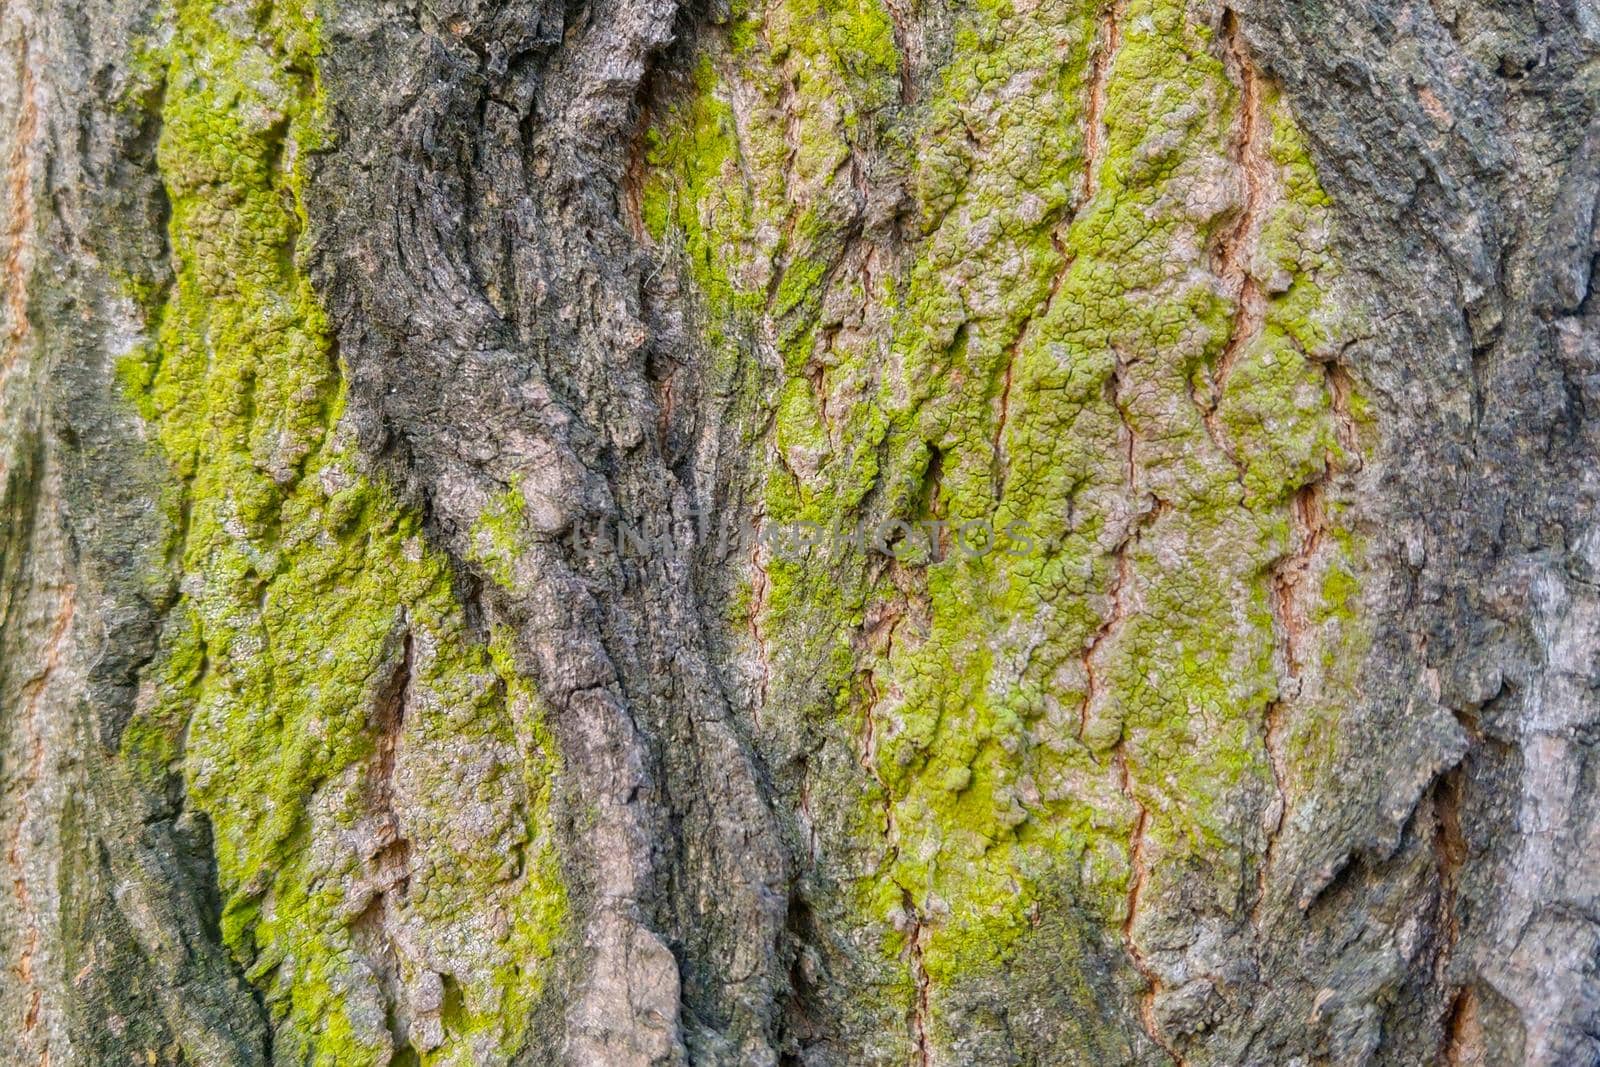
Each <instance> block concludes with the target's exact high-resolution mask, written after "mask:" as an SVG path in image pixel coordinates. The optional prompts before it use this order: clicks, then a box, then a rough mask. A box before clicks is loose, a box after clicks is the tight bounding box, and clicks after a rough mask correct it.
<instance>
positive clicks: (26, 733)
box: [6, 585, 78, 1063]
mask: <svg viewBox="0 0 1600 1067" xmlns="http://www.w3.org/2000/svg"><path fill="white" fill-rule="evenodd" d="M77 592H78V591H77V587H76V586H73V585H67V586H64V587H63V588H62V590H61V592H60V595H59V599H58V601H57V607H56V614H55V618H54V621H53V622H52V623H51V626H50V636H49V638H48V639H47V641H46V644H45V647H44V659H43V662H41V663H40V665H39V669H38V671H37V672H36V673H35V674H34V675H33V677H31V678H29V679H28V681H27V682H26V683H25V684H24V685H23V687H22V692H21V697H22V715H21V720H22V729H23V737H24V749H25V750H26V752H27V753H28V758H27V764H26V766H25V768H24V770H23V773H22V784H21V788H19V789H18V790H17V794H16V796H17V805H16V821H15V822H14V823H13V824H12V828H11V835H10V840H9V841H8V842H7V843H6V864H7V866H9V867H10V868H11V889H12V893H13V894H14V895H15V897H16V901H17V913H18V915H19V916H21V918H22V924H23V927H24V932H23V935H22V946H21V949H20V951H19V952H18V954H17V967H16V969H17V978H18V980H19V981H20V982H21V983H22V985H23V987H24V988H25V989H26V990H27V997H28V999H27V1005H28V1006H27V1009H26V1010H25V1011H24V1013H23V1019H22V1029H23V1033H25V1034H26V1033H30V1032H32V1030H33V1029H34V1027H36V1026H37V1025H38V1023H39V1013H40V1010H41V1009H42V1007H43V1003H44V991H43V989H42V988H41V987H40V986H39V983H38V980H37V978H36V977H35V975H34V967H33V961H34V957H35V956H36V955H37V954H38V951H39V938H40V934H39V917H38V916H37V915H36V914H35V913H34V903H35V902H34V898H33V891H32V889H31V888H30V887H29V885H28V876H27V874H26V873H25V871H24V867H25V866H26V863H27V858H26V857H25V856H24V855H23V847H24V846H23V837H24V835H25V834H26V833H27V827H28V820H29V818H30V817H31V816H32V814H33V792H34V789H35V788H36V787H37V785H38V784H39V779H40V778H41V777H42V775H43V774H44V761H45V742H44V728H43V724H41V723H40V721H39V715H40V707H41V704H42V702H43V698H44V693H45V690H46V689H47V688H48V687H49V685H50V679H51V678H52V677H53V676H54V675H55V672H56V668H57V667H58V666H59V665H60V663H61V649H62V646H63V645H64V644H65V642H66V636H67V631H68V630H69V629H70V628H71V626H72V618H73V615H74V613H75V612H76V610H77V603H78V597H77ZM49 1060H50V1050H49V1048H48V1047H46V1048H45V1049H44V1050H43V1051H42V1053H41V1060H40V1062H41V1063H48V1062H49Z"/></svg>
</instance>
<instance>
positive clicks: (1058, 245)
mask: <svg viewBox="0 0 1600 1067" xmlns="http://www.w3.org/2000/svg"><path fill="white" fill-rule="evenodd" d="M1124 2H1125V0H1113V2H1112V3H1110V4H1108V5H1107V6H1106V8H1105V9H1104V12H1103V13H1102V15H1101V22H1100V28H1099V33H1098V35H1097V37H1096V41H1095V48H1094V53H1093V56H1092V57H1091V59H1090V67H1089V93H1088V102H1087V105H1086V107H1085V111H1084V137H1083V176H1082V179H1081V184H1080V185H1079V188H1078V203H1077V204H1074V205H1069V206H1068V208H1067V214H1066V218H1065V219H1064V220H1063V221H1062V222H1061V223H1060V224H1059V225H1058V226H1057V227H1056V228H1055V229H1054V230H1052V231H1051V233H1050V245H1051V247H1052V248H1054V249H1055V252H1056V256H1057V257H1058V259H1059V261H1060V264H1059V266H1058V267H1057V268H1056V272H1055V274H1054V275H1053V276H1052V277H1051V279H1050V289H1049V292H1048V293H1047V294H1046V296H1045V301H1044V307H1042V308H1040V309H1039V311H1038V312H1037V313H1035V314H1031V315H1029V316H1028V317H1027V318H1026V319H1025V320H1024V321H1023V323H1022V328H1021V329H1020V330H1018V331H1017V337H1016V340H1014V341H1013V342H1012V343H1011V345H1010V347H1009V348H1008V349H1007V350H1006V362H1005V369H1004V371H1003V372H1002V374H1001V386H1000V417H999V421H998V423H997V425H996V426H995V431H994V439H993V443H992V447H993V454H994V461H993V462H994V473H993V476H992V479H991V480H992V482H993V485H994V496H995V499H996V500H999V499H1001V498H1002V497H1003V495H1004V493H1005V483H1006V476H1007V474H1008V473H1009V468H1010V464H1009V461H1008V457H1007V456H1006V451H1005V434H1006V428H1007V426H1008V424H1009V422H1010V419H1011V383H1012V379H1013V377H1014V375H1015V371H1016V365H1017V356H1018V354H1019V353H1021V351H1022V346H1023V345H1024V344H1025V343H1026V342H1027V339H1028V334H1029V332H1030V331H1031V330H1032V328H1033V325H1034V323H1036V322H1038V321H1039V320H1041V319H1046V318H1048V317H1049V315H1050V309H1051V308H1052V307H1054V306H1055V302H1056V296H1057V295H1058V294H1059V293H1060V292H1061V287H1062V285H1064V284H1065V283H1066V280H1067V274H1068V273H1069V272H1070V271H1071V270H1072V265H1073V263H1074V262H1075V261H1076V257H1075V256H1074V255H1072V253H1071V252H1070V251H1069V250H1068V248H1067V243H1066V237H1065V234H1066V232H1067V231H1068V230H1069V229H1070V228H1071V226H1072V224H1073V223H1074V222H1076V221H1077V219H1078V216H1079V215H1080V214H1081V213H1082V212H1083V211H1084V210H1085V209H1087V207H1088V206H1089V203H1090V201H1092V200H1093V199H1094V196H1095V193H1096V192H1097V191H1098V190H1099V183H1100V178H1099V175H1100V163H1101V161H1102V160H1103V159H1104V157H1105V142H1106V128H1105V108H1106V87H1107V85H1108V84H1109V83H1110V80H1111V71H1112V67H1113V66H1114V64H1115V63H1116V58H1117V53H1118V52H1119V51H1120V50H1121V48H1122V23H1121V19H1122V5H1123V3H1124ZM969 136H970V130H969ZM974 140H975V138H974Z"/></svg>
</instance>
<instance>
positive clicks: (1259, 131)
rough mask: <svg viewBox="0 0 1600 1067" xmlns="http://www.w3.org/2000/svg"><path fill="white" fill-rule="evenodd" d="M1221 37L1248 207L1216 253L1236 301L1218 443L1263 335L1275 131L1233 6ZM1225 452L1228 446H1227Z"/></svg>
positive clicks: (1222, 374)
mask: <svg viewBox="0 0 1600 1067" xmlns="http://www.w3.org/2000/svg"><path fill="white" fill-rule="evenodd" d="M1222 41H1223V62H1224V64H1225V66H1226V67H1227V69H1228V73H1229V76H1230V77H1231V78H1232V79H1233V81H1234V83H1235V84H1236V85H1237V86H1238V88H1239V119H1238V122H1237V123H1236V124H1235V126H1234V132H1233V137H1232V139H1231V143H1230V145H1229V149H1228V154H1229V156H1230V157H1231V158H1232V160H1233V164H1234V167H1235V168H1236V169H1237V171H1238V173H1239V175H1240V176H1241V177H1242V178H1243V179H1244V206H1243V208H1242V210H1241V211H1240V213H1239V218H1238V220H1237V221H1236V222H1235V223H1234V224H1233V226H1231V227H1230V228H1229V229H1227V230H1226V231H1225V232H1224V233H1223V234H1222V236H1221V238H1220V239H1219V240H1218V242H1217V246H1216V250H1215V252H1214V254H1213V259H1214V263H1215V271H1216V274H1217V277H1218V278H1220V279H1221V280H1222V283H1223V286H1224V288H1225V290H1226V291H1227V293H1228V295H1229V296H1231V297H1232V298H1233V299H1234V300H1236V301H1237V302H1238V306H1237V309H1236V310H1235V312H1234V317H1233V327H1232V329H1231V331H1230V332H1229V335H1228V341H1227V343H1226V344H1225V345H1224V346H1223V349H1222V353H1221V355H1219V356H1218V357H1217V363H1216V366H1215V367H1214V368H1212V372H1211V379H1212V380H1211V400H1210V403H1209V405H1208V410H1207V412H1206V415H1205V417H1206V420H1207V421H1206V428H1207V430H1208V431H1209V432H1210V433H1211V436H1212V439H1213V440H1217V441H1222V440H1224V437H1223V436H1222V435H1221V428H1220V427H1219V426H1217V425H1216V424H1215V419H1216V411H1217V408H1218V406H1219V405H1220V404H1221V403H1222V394H1223V391H1224V390H1225V389H1226V388H1227V384H1228V376H1229V375H1230V374H1231V373H1232V371H1233V367H1234V365H1235V364H1236V363H1237V362H1238V359H1239V356H1240V355H1241V354H1242V353H1243V352H1244V350H1245V349H1246V348H1247V347H1248V346H1249V345H1250V343H1251V342H1253V341H1254V340H1255V339H1256V338H1257V337H1259V336H1260V335H1261V330H1262V327H1263V326H1264V325H1265V324H1266V313H1267V294H1266V290H1265V289H1264V288H1263V287H1262V285H1261V283H1260V282H1259V281H1258V280H1257V279H1256V278H1255V276H1254V274H1253V273H1252V271H1251V260H1252V259H1253V258H1254V256H1255V251H1256V245H1257V242H1258V240H1259V238H1260V236H1261V224H1262V222H1263V220H1264V219H1265V217H1266V214H1267V209H1268V207H1269V206H1270V200H1271V198H1272V186H1273V180H1272V169H1273V164H1272V158H1271V156H1270V155H1269V153H1268V141H1269V140H1270V138H1271V130H1270V129H1266V128H1265V122H1266V119H1265V115H1264V114H1263V109H1262V86H1261V74H1260V72H1259V71H1257V70H1256V67H1255V64H1254V63H1253V62H1252V61H1251V59H1250V55H1249V53H1248V52H1247V51H1246V50H1245V44H1244V39H1243V37H1242V36H1241V34H1240V32H1239V16H1238V14H1237V13H1235V12H1234V11H1233V9H1231V8H1228V9H1225V10H1224V11H1223V15H1222ZM1224 451H1230V450H1228V449H1226V448H1225V449H1224ZM1230 458H1232V456H1231V451H1230ZM1235 462H1236V463H1237V460H1235Z"/></svg>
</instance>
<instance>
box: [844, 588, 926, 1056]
mask: <svg viewBox="0 0 1600 1067" xmlns="http://www.w3.org/2000/svg"><path fill="white" fill-rule="evenodd" d="M901 617H902V613H901V612H898V611H894V612H891V613H889V614H888V615H886V616H885V617H884V618H882V619H880V620H878V622H877V623H876V625H874V626H873V627H872V633H874V634H877V633H883V634H884V635H885V636H884V648H883V650H882V653H881V655H882V656H883V657H884V658H885V659H887V657H888V655H889V652H890V650H891V649H892V648H893V646H894V631H895V627H896V626H897V625H899V622H900V619H901ZM861 682H862V685H863V687H864V688H865V689H866V696H867V706H866V712H865V714H864V716H863V721H862V739H861V760H860V762H861V768H862V770H864V771H866V772H867V773H868V774H869V775H871V777H872V779H873V781H875V782H877V783H878V788H879V789H880V790H881V791H882V793H883V839H884V856H883V866H882V869H891V868H892V867H893V866H894V864H895V862H896V860H898V859H899V853H900V830H899V826H898V825H897V823H896V819H895V812H894V796H893V795H892V794H891V793H890V791H889V783H888V781H887V780H886V779H885V778H884V777H883V772H882V771H881V769H880V768H879V766H878V735H877V720H876V719H875V718H874V716H873V710H874V709H875V708H876V707H877V706H878V701H879V699H880V694H879V692H878V684H877V679H876V677H875V676H874V675H873V672H872V671H870V670H866V671H863V672H861ZM890 876H891V878H893V872H892V870H891V872H890ZM894 884H895V885H897V886H898V887H899V889H900V903H901V908H902V909H903V910H904V912H905V915H906V931H905V932H906V951H907V955H908V960H907V963H908V965H909V967H910V971H911V983H912V987H913V989H914V990H915V996H914V997H913V1000H912V1004H911V1019H910V1031H911V1040H912V1043H913V1046H914V1048H915V1054H916V1059H915V1061H914V1062H915V1063H916V1064H917V1065H918V1067H930V1065H931V1064H932V1063H933V1044H932V1040H931V1037H930V1035H929V1033H928V1024H929V1021H930V1020H931V1019H932V1010H931V1006H930V1003H931V997H932V993H931V986H930V982H929V978H928V970H927V967H926V966H925V965H924V963H923V949H924V943H925V941H926V940H927V937H928V928H929V924H928V922H927V920H926V919H924V918H923V916H922V912H921V909H920V908H918V906H917V900H916V897H915V896H914V895H913V894H912V892H911V890H910V889H909V888H908V887H906V886H905V885H902V884H901V883H900V882H899V881H898V880H896V881H895V883H894Z"/></svg>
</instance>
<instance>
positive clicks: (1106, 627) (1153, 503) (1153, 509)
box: [1078, 355, 1168, 741]
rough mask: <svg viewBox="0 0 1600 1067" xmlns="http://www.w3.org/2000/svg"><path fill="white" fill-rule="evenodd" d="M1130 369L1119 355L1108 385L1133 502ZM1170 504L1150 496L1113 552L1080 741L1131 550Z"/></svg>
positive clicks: (1128, 577)
mask: <svg viewBox="0 0 1600 1067" xmlns="http://www.w3.org/2000/svg"><path fill="white" fill-rule="evenodd" d="M1126 372H1127V364H1125V363H1124V362H1123V361H1122V358H1121V356H1120V355H1119V356H1118V357H1117V365H1116V368H1115V369H1114V370H1113V371H1112V375H1111V379H1110V382H1109V383H1108V388H1109V390H1110V393H1111V405H1112V407H1114V408H1115V409H1116V412H1117V417H1118V418H1119V419H1120V420H1121V424H1122V437H1123V440H1124V441H1125V442H1126V445H1125V447H1124V449H1123V456H1122V462H1123V479H1124V482H1125V484H1126V486H1127V490H1128V499H1129V501H1130V504H1131V502H1132V501H1133V500H1134V499H1135V498H1136V495H1137V493H1138V473H1139V472H1138V447H1139V435H1138V431H1136V430H1135V429H1134V426H1133V423H1132V421H1131V420H1130V419H1129V418H1128V412H1127V409H1126V407H1125V406H1124V405H1123V403H1122V378H1123V375H1124V374H1125V373H1126ZM1167 507H1168V505H1167V503H1166V502H1165V501H1163V500H1161V499H1159V498H1158V497H1154V496H1152V497H1151V498H1150V506H1149V508H1148V509H1147V510H1145V511H1144V512H1142V513H1140V514H1138V515H1134V516H1130V517H1129V519H1128V529H1127V532H1126V533H1124V534H1123V537H1122V540H1121V541H1119V542H1118V543H1117V547H1116V548H1115V549H1114V550H1113V551H1112V560H1113V573H1112V576H1111V588H1110V589H1109V590H1108V591H1107V594H1106V595H1107V596H1108V598H1109V599H1110V601H1111V607H1110V609H1109V610H1108V611H1107V612H1106V615H1105V618H1104V619H1102V620H1101V622H1100V626H1099V628H1098V629H1096V630H1095V632H1094V634H1093V635H1092V636H1091V637H1090V639H1089V643H1088V644H1087V645H1085V646H1084V650H1083V674H1084V698H1083V708H1082V711H1081V714H1080V716H1079V719H1078V740H1080V741H1081V740H1083V738H1084V735H1085V734H1086V733H1087V732H1088V729H1089V716H1090V714H1091V712H1092V711H1093V708H1094V706H1095V704H1096V703H1098V701H1099V699H1100V697H1101V695H1102V685H1101V680H1100V676H1099V672H1098V669H1097V668H1096V666H1095V660H1096V657H1098V656H1099V654H1100V651H1101V649H1102V648H1103V647H1104V645H1105V644H1106V642H1107V641H1109V640H1110V639H1111V637H1112V635H1113V634H1114V633H1115V632H1116V630H1117V628H1118V627H1120V626H1121V625H1122V623H1123V622H1124V621H1125V620H1126V619H1127V616H1128V608H1127V603H1126V597H1127V591H1128V586H1129V584H1130V583H1131V581H1132V579H1133V560H1132V559H1131V557H1130V555H1129V553H1131V552H1132V550H1133V548H1134V547H1135V546H1136V545H1137V544H1138V543H1139V539H1140V538H1141V537H1142V536H1143V535H1144V531H1145V530H1146V529H1147V528H1148V527H1149V526H1150V525H1152V524H1153V523H1154V522H1155V521H1156V520H1157V519H1159V518H1160V517H1161V516H1162V515H1163V514H1165V513H1166V511H1167Z"/></svg>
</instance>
